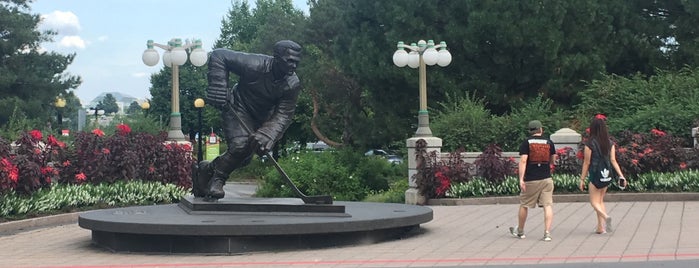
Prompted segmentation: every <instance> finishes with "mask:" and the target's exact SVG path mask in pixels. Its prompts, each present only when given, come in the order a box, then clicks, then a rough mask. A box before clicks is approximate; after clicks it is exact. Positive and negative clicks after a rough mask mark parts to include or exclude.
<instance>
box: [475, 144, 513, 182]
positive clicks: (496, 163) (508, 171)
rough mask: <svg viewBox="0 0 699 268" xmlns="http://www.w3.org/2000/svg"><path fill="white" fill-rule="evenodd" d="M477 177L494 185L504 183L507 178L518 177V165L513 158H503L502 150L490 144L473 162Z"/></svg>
mask: <svg viewBox="0 0 699 268" xmlns="http://www.w3.org/2000/svg"><path fill="white" fill-rule="evenodd" d="M473 164H474V165H475V166H476V170H477V173H476V174H477V175H478V176H479V177H482V178H484V179H486V180H488V181H490V182H493V183H496V184H498V183H502V182H504V181H505V179H506V178H507V176H512V175H516V174H517V173H516V171H517V163H516V162H515V161H514V159H512V158H504V157H502V148H500V146H498V145H497V144H490V145H488V147H486V148H485V150H483V152H482V153H481V154H480V155H479V156H478V157H477V158H476V161H474V162H473Z"/></svg>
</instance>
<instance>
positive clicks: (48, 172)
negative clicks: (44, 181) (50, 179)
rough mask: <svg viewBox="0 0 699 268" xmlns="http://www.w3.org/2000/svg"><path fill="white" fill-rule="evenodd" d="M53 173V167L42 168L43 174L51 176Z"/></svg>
mask: <svg viewBox="0 0 699 268" xmlns="http://www.w3.org/2000/svg"><path fill="white" fill-rule="evenodd" d="M50 173H53V168H52V167H42V168H41V174H44V175H46V174H50Z"/></svg>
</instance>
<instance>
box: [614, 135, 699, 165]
mask: <svg viewBox="0 0 699 268" xmlns="http://www.w3.org/2000/svg"><path fill="white" fill-rule="evenodd" d="M617 147H618V148H617V152H616V157H617V162H618V163H619V166H620V167H621V169H622V171H623V172H624V175H626V176H627V177H636V176H639V175H640V174H644V173H649V172H673V171H679V170H684V169H688V168H696V167H695V166H688V164H687V163H690V164H694V163H696V162H695V161H689V159H690V158H689V157H690V155H691V154H687V153H686V151H685V150H684V149H683V148H682V141H681V139H679V138H676V137H674V136H673V135H671V134H667V133H665V132H663V131H660V130H657V129H653V130H652V131H651V132H650V133H633V132H631V131H623V132H621V134H620V135H618V137H617Z"/></svg>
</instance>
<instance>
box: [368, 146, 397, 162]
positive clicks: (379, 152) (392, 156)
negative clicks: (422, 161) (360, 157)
mask: <svg viewBox="0 0 699 268" xmlns="http://www.w3.org/2000/svg"><path fill="white" fill-rule="evenodd" d="M364 155H365V156H379V157H382V158H385V159H386V161H388V162H389V163H391V164H393V165H398V164H401V163H403V158H402V157H400V156H398V155H395V154H391V153H389V152H388V151H386V150H382V149H371V150H368V151H366V153H364Z"/></svg>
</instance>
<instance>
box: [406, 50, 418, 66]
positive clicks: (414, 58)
mask: <svg viewBox="0 0 699 268" xmlns="http://www.w3.org/2000/svg"><path fill="white" fill-rule="evenodd" d="M408 66H409V67H410V68H413V69H415V68H417V67H419V66H420V54H418V53H417V52H416V51H412V52H410V53H409V54H408Z"/></svg>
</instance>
